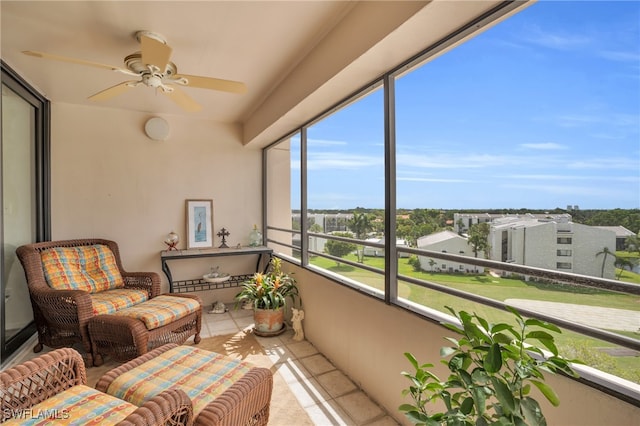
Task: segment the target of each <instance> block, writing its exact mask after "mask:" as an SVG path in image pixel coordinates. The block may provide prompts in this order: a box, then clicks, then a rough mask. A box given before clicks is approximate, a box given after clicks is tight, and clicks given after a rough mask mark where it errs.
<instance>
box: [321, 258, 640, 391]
mask: <svg viewBox="0 0 640 426" xmlns="http://www.w3.org/2000/svg"><path fill="white" fill-rule="evenodd" d="M345 258H346V259H349V260H351V261H353V262H356V261H357V259H356V257H355V255H349V256H346V257H345ZM310 262H311V263H312V264H313V265H316V266H318V267H321V268H324V269H327V270H330V271H332V272H335V273H338V274H341V275H344V276H346V277H348V278H351V279H353V280H357V281H359V282H361V283H364V284H367V285H369V286H371V287H374V288H376V289H379V290H384V277H383V276H381V275H378V274H374V273H372V272H369V271H366V270H363V269H360V268H356V267H353V266H350V265H345V264H340V265H337V264H336V262H335V261H333V260H329V259H325V258H321V257H314V258H312V259H311V260H310ZM365 264H366V265H368V266H371V267H375V268H379V269H383V268H384V258H373V257H366V258H365ZM398 270H399V273H400V274H401V275H406V276H410V277H413V278H417V279H422V280H425V281H430V282H433V283H437V284H442V285H446V286H448V287H452V288H456V289H459V290H463V291H466V292H469V293H474V294H478V295H481V296H484V297H488V298H491V299H495V300H499V301H504V300H506V299H534V300H543V301H549V302H561V303H568V302H569V303H575V304H581V305H589V306H603V307H610V308H618V309H628V310H633V311H640V298H638V297H637V296H632V295H624V294H618V293H613V292H606V291H600V290H593V289H584V288H579V287H575V286H566V285H565V286H560V285H550V284H540V283H532V282H525V281H522V280H519V279H511V278H502V277H493V276H490V275H461V274H460V275H457V274H441V273H430V272H415V271H414V270H413V267H412V266H411V265H409V264H408V259H406V258H403V259H400V261H399V263H398ZM627 274H629V275H630V278H631V279H630V280H627V279H625V281H633V279H636V280H638V282H640V277H638V274H632V273H629V272H627ZM623 277H624V275H623ZM625 278H627V277H625ZM398 294H399V296H400V297H402V298H406V299H408V300H411V301H412V302H415V303H419V304H421V305H424V306H428V307H431V308H433V309H437V310H439V311H442V312H446V313H448V312H447V311H446V309H444V307H445V306H451V307H453V308H454V309H456V310H466V311H468V312H475V313H477V314H478V315H480V316H483V317H485V318H486V319H487V320H489V321H490V322H505V321H511V320H513V318H512V316H511V314H509V313H507V312H505V311H502V310H498V309H493V308H490V307H488V306H485V305H481V304H478V303H475V302H471V301H467V300H465V299H461V298H459V297H455V296H450V295H448V294H446V293H442V292H439V291H434V290H430V289H427V288H424V287H421V286H418V285H414V284H410V283H407V282H400V283H399V288H398ZM611 331H615V330H611ZM619 333H620V334H624V335H627V336H631V337H634V338H636V339H640V333H639V332H623V331H619ZM557 343H558V347H559V348H560V351H561V352H562V353H567V354H568V355H567V356H568V357H570V358H579V359H583V360H584V361H585V362H586V363H588V364H589V365H592V366H595V367H597V368H600V369H602V370H603V371H607V372H610V373H612V374H616V375H618V376H620V377H624V378H626V379H629V380H632V381H634V382H636V383H640V357H637V356H636V357H628V356H627V357H613V356H610V355H608V354H606V353H604V352H602V351H600V350H594V348H605V347H612V346H614V345H612V344H610V343H607V342H603V341H599V340H597V339H593V338H589V337H586V336H583V335H581V334H578V333H574V332H571V331H568V330H565V331H564V332H563V333H562V334H561V335H559V336H557ZM443 344H444V342H443Z"/></svg>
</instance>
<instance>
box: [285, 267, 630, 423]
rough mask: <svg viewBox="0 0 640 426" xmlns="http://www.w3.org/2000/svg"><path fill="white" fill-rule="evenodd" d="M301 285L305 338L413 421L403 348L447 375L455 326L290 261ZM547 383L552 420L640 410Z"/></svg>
mask: <svg viewBox="0 0 640 426" xmlns="http://www.w3.org/2000/svg"><path fill="white" fill-rule="evenodd" d="M286 269H287V271H290V272H291V271H293V272H294V273H295V276H296V278H297V280H298V283H299V286H300V293H301V297H302V301H303V308H304V311H305V320H304V323H303V326H304V331H305V337H306V338H307V340H309V341H310V342H311V343H312V344H313V345H314V346H316V347H317V348H318V350H319V351H320V352H322V353H323V354H324V355H325V356H327V357H328V358H329V359H330V360H331V361H332V362H333V363H334V365H336V366H337V367H338V368H340V369H341V370H342V371H343V372H345V374H347V375H348V376H350V378H351V379H352V380H353V381H354V383H357V384H358V385H360V386H361V387H362V388H363V390H364V391H365V392H366V393H368V394H369V396H370V397H371V398H372V399H374V400H375V401H377V402H378V403H379V404H381V405H382V406H384V407H385V408H386V409H387V411H388V412H389V413H390V414H391V415H392V416H394V417H395V418H396V420H398V421H400V422H402V423H403V424H410V423H409V422H407V421H406V419H405V418H404V416H403V415H402V414H401V413H399V412H398V411H397V407H398V406H399V405H400V404H402V403H408V402H410V400H409V399H404V398H403V397H402V395H401V391H402V389H404V388H406V387H407V386H408V384H409V381H408V380H407V379H405V378H404V377H403V376H401V374H400V373H401V371H403V370H407V371H410V370H411V366H410V364H409V363H408V361H407V360H406V359H405V358H404V355H403V353H404V352H411V353H413V354H414V355H415V356H416V358H417V359H418V360H419V361H420V362H422V363H426V362H430V363H432V364H435V365H437V366H438V368H439V370H438V372H437V374H438V375H439V376H440V377H442V378H444V377H446V375H447V371H446V367H444V366H442V365H440V364H439V360H440V354H439V351H440V348H441V347H442V346H444V344H445V343H446V342H445V341H444V340H443V337H444V336H446V335H450V332H449V331H448V330H446V329H444V328H443V327H441V326H440V325H437V324H435V323H432V322H430V321H427V320H423V319H421V318H419V317H417V316H416V315H413V314H410V313H408V312H406V311H404V310H402V309H400V308H397V307H393V306H388V305H385V304H384V303H383V302H382V301H379V300H376V299H373V298H370V297H368V296H364V295H362V294H360V293H358V292H356V291H354V290H351V289H348V288H346V287H344V286H341V285H338V284H336V283H334V282H332V281H330V280H328V279H325V278H324V277H322V276H319V275H316V274H314V273H312V272H310V271H308V270H304V269H301V268H299V267H296V266H294V265H291V264H286ZM548 382H549V384H550V385H551V386H553V388H554V389H555V390H556V392H557V393H558V395H559V397H560V407H558V408H554V407H552V406H550V405H549V404H548V403H546V400H545V399H544V397H542V396H540V397H539V398H536V399H537V400H538V402H540V403H541V405H542V410H543V412H544V413H545V417H546V418H547V423H548V424H549V425H562V426H570V425H575V426H586V425H594V426H601V425H620V426H622V425H634V424H637V421H638V418H640V409H639V408H637V407H634V406H632V405H630V404H627V403H624V402H622V401H620V400H618V399H616V398H613V397H611V396H608V395H607V394H604V393H602V392H600V391H597V390H595V389H593V388H591V387H588V386H585V385H582V384H580V383H578V382H576V381H573V380H570V379H567V378H564V377H560V376H549V378H548Z"/></svg>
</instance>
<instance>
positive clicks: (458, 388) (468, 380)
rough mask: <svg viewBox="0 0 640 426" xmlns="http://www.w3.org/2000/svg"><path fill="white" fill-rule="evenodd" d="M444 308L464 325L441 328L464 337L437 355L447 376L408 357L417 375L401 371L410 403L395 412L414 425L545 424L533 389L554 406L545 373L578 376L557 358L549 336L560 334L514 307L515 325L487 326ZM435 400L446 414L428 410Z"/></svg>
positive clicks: (564, 360) (450, 340)
mask: <svg viewBox="0 0 640 426" xmlns="http://www.w3.org/2000/svg"><path fill="white" fill-rule="evenodd" d="M446 308H447V309H448V310H449V311H450V312H451V313H452V314H453V315H454V316H455V317H456V318H457V319H458V320H459V321H460V323H461V324H462V326H461V327H459V326H456V325H452V324H444V323H443V325H444V326H445V327H447V328H448V329H449V330H452V331H454V332H455V333H457V334H459V335H461V336H462V337H461V338H459V339H455V338H446V340H448V341H449V342H450V343H451V344H452V346H446V347H443V348H442V349H441V351H440V354H441V356H442V357H443V358H445V357H450V358H449V360H446V359H442V360H441V362H442V363H443V364H445V365H447V366H448V368H449V371H450V375H449V377H448V378H447V380H445V381H442V380H440V379H439V378H438V377H437V376H436V375H435V374H433V373H432V372H430V371H429V369H430V368H432V367H433V364H423V365H420V364H419V363H418V361H417V360H416V358H415V357H414V356H413V355H412V354H410V353H405V356H406V357H407V359H408V360H409V362H410V363H411V364H412V365H413V367H414V369H415V373H408V372H402V375H403V376H405V377H407V378H408V379H409V380H410V381H411V386H410V387H409V388H408V389H404V390H403V391H402V393H403V395H411V398H412V399H413V404H403V405H401V406H400V407H399V410H400V411H402V412H404V413H405V415H406V416H407V417H408V418H409V419H410V420H411V421H412V422H413V423H414V424H420V425H429V426H431V425H489V424H499V425H546V420H545V417H544V415H543V414H542V411H541V409H540V405H539V404H538V402H537V401H536V400H535V399H534V398H533V397H532V396H531V389H532V385H533V386H534V387H536V388H537V389H538V390H539V391H540V392H541V393H542V395H544V396H545V398H546V399H547V400H549V402H550V403H551V404H552V405H554V406H557V405H558V404H559V403H560V401H559V399H558V396H557V395H556V393H555V392H554V391H553V389H551V387H550V386H548V385H547V384H546V383H544V380H545V379H544V375H543V371H546V372H551V373H557V372H562V373H565V374H567V375H570V376H573V377H577V374H576V373H575V372H574V371H573V369H572V368H571V365H570V363H572V362H574V363H576V362H577V363H579V361H576V360H567V359H565V358H563V357H561V356H559V355H558V349H557V348H556V345H555V343H554V336H553V335H552V334H551V333H550V332H555V333H561V331H560V329H559V328H558V327H556V326H555V325H553V324H549V323H547V322H544V321H540V320H536V319H524V318H522V316H521V315H520V314H519V313H518V312H517V311H516V310H515V309H513V308H508V309H509V311H510V312H512V313H513V314H514V315H515V322H516V324H517V325H516V326H514V325H512V324H509V323H498V324H490V323H489V322H488V321H487V320H485V319H484V318H481V317H479V316H478V315H476V314H473V315H471V314H469V313H467V312H464V311H460V312H459V313H456V312H455V311H454V310H453V309H451V308H450V307H448V306H447V307H446ZM531 327H534V328H535V329H533V330H531ZM532 342H535V343H538V344H540V346H536V345H535V344H532ZM543 348H544V349H545V350H546V351H547V352H548V353H546V354H545V351H544V350H543ZM549 353H550V354H549ZM436 400H441V401H442V402H443V403H444V406H445V408H446V411H444V412H442V411H440V412H437V411H435V410H434V409H432V407H431V406H430V405H431V404H430V403H431V402H433V401H436Z"/></svg>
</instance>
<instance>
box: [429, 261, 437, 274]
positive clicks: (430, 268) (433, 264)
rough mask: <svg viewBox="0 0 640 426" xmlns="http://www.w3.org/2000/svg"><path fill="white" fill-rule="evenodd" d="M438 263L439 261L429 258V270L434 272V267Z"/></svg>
mask: <svg viewBox="0 0 640 426" xmlns="http://www.w3.org/2000/svg"><path fill="white" fill-rule="evenodd" d="M436 263H438V262H436V261H435V260H433V259H429V271H430V272H433V267H434V266H436Z"/></svg>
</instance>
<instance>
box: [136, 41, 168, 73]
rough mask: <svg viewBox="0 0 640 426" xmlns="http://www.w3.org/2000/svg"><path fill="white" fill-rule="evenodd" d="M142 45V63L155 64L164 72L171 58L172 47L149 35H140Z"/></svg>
mask: <svg viewBox="0 0 640 426" xmlns="http://www.w3.org/2000/svg"><path fill="white" fill-rule="evenodd" d="M140 46H141V49H142V63H143V64H144V65H154V66H156V67H158V70H159V71H160V72H164V70H165V68H166V67H167V64H168V63H169V58H171V51H172V49H171V47H170V46H168V45H166V44H165V43H162V42H161V41H158V40H156V39H154V38H151V37H147V36H144V35H143V36H140Z"/></svg>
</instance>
